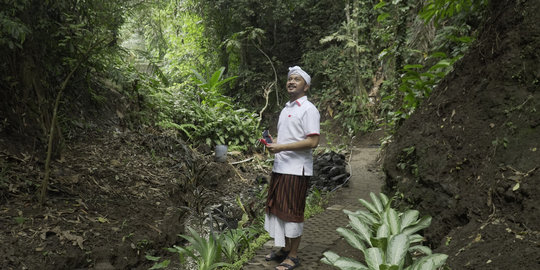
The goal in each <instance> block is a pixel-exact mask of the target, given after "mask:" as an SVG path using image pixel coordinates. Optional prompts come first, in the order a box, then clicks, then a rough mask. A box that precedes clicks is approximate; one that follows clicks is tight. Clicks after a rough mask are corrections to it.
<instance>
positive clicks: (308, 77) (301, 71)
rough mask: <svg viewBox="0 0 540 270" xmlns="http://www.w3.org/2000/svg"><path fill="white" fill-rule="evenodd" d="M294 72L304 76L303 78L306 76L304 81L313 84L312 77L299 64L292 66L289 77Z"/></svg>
mask: <svg viewBox="0 0 540 270" xmlns="http://www.w3.org/2000/svg"><path fill="white" fill-rule="evenodd" d="M292 74H298V75H300V76H302V78H304V81H306V84H307V85H310V84H311V77H310V76H309V75H308V74H307V73H306V72H305V71H303V70H302V69H301V68H300V67H299V66H294V67H290V68H289V74H288V75H287V78H288V77H291V75H292Z"/></svg>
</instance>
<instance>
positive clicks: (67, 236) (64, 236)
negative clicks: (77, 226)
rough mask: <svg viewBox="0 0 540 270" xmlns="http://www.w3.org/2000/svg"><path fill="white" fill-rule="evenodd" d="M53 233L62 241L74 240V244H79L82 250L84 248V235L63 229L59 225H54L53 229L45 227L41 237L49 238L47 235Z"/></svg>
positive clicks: (43, 238)
mask: <svg viewBox="0 0 540 270" xmlns="http://www.w3.org/2000/svg"><path fill="white" fill-rule="evenodd" d="M51 234H56V235H57V236H58V238H59V240H60V242H64V241H66V240H67V241H69V242H72V244H73V245H74V246H78V247H79V248H80V249H81V250H84V246H83V242H84V238H83V237H82V236H78V235H75V234H73V233H71V232H70V231H69V230H65V231H62V230H61V229H60V227H59V226H56V227H54V228H53V229H51V230H49V229H45V230H43V231H42V232H41V235H40V237H41V239H42V240H45V239H47V236H49V235H51Z"/></svg>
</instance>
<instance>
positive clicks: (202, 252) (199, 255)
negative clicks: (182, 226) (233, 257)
mask: <svg viewBox="0 0 540 270" xmlns="http://www.w3.org/2000/svg"><path fill="white" fill-rule="evenodd" d="M188 229H189V232H190V234H191V235H180V237H182V238H184V239H186V240H187V241H188V242H189V243H190V245H188V246H186V247H181V246H176V245H175V246H173V247H172V248H169V251H171V252H175V253H178V256H179V257H180V262H182V263H183V262H185V256H186V255H187V256H188V257H191V258H192V259H194V260H195V262H196V263H197V266H198V267H199V270H211V269H216V268H218V267H223V266H227V265H228V264H227V263H224V262H221V256H222V250H221V249H222V242H221V241H220V239H219V238H218V237H216V236H214V235H213V234H210V236H209V237H208V239H205V238H203V237H201V236H200V235H199V234H198V233H197V232H196V231H195V230H193V229H192V228H188Z"/></svg>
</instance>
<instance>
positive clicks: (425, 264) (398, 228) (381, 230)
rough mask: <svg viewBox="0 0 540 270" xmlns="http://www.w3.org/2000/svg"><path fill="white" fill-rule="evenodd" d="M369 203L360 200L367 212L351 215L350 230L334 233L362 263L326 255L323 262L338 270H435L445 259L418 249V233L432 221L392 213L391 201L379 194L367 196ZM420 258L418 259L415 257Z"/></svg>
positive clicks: (412, 214) (410, 212)
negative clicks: (347, 244) (361, 259)
mask: <svg viewBox="0 0 540 270" xmlns="http://www.w3.org/2000/svg"><path fill="white" fill-rule="evenodd" d="M370 197H371V200H372V202H368V201H366V200H364V199H360V203H361V204H362V205H363V206H364V207H366V208H367V209H368V211H365V210H358V211H356V212H351V211H347V210H344V212H345V213H346V214H347V215H348V216H349V220H350V222H349V226H350V227H351V228H352V230H351V229H347V228H338V229H337V231H338V233H339V234H341V235H342V236H343V237H344V238H345V240H346V241H347V242H348V243H349V244H350V245H351V246H352V247H354V248H355V249H358V250H359V251H360V252H362V253H363V255H364V258H365V262H366V264H367V265H365V264H363V263H362V262H358V261H355V260H353V259H350V258H346V257H341V256H339V255H338V254H336V253H334V252H332V251H328V252H325V253H324V258H323V259H322V261H323V262H324V263H326V264H329V265H332V266H335V267H337V268H339V269H366V270H380V269H395V270H400V269H406V270H413V269H437V268H438V267H440V266H442V265H443V264H444V263H445V261H446V258H447V255H444V254H432V252H431V249H430V248H429V247H426V246H423V245H421V242H422V241H423V237H422V236H421V235H420V234H418V232H419V231H421V230H423V229H425V228H427V227H429V225H430V224H431V217H429V216H425V217H422V218H418V216H419V212H418V211H417V210H408V211H406V212H403V213H400V212H398V211H396V210H395V209H393V208H392V207H391V206H390V204H391V200H389V199H388V197H387V196H386V195H384V194H383V193H381V194H380V195H379V196H377V195H375V194H374V193H372V192H371V193H370ZM419 253H420V254H423V255H422V256H419V255H417V254H419Z"/></svg>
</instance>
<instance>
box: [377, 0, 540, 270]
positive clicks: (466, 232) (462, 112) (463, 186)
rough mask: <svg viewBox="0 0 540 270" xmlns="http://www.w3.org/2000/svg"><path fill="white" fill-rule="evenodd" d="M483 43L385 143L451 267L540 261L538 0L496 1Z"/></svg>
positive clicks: (397, 186) (393, 168)
mask: <svg viewBox="0 0 540 270" xmlns="http://www.w3.org/2000/svg"><path fill="white" fill-rule="evenodd" d="M491 5H492V6H491V10H492V13H491V15H490V18H489V21H488V22H487V23H486V25H485V26H484V27H483V29H482V31H481V33H482V34H481V35H480V37H479V39H478V41H477V43H476V45H475V46H474V47H473V48H472V49H471V50H470V52H469V53H468V54H467V55H466V56H465V57H464V58H463V59H462V60H461V61H460V62H459V63H457V64H456V65H455V70H454V72H453V73H452V74H450V75H449V76H448V77H447V78H446V79H445V80H444V81H443V82H442V83H441V84H440V85H439V87H438V88H437V89H436V90H434V92H433V93H432V95H431V97H430V98H429V99H428V100H426V101H425V102H424V103H423V104H422V105H421V106H420V107H419V108H418V109H417V111H416V112H415V113H414V114H413V115H412V116H411V117H410V118H409V119H408V120H407V121H405V123H404V124H403V125H402V126H401V127H400V129H399V131H398V132H397V133H396V134H395V136H394V137H393V141H392V142H391V143H390V144H389V146H388V147H387V148H386V151H385V154H384V156H385V158H384V170H385V172H386V174H387V186H388V189H389V191H390V192H398V193H402V194H403V195H404V200H403V201H402V203H404V204H408V205H412V206H413V207H416V208H417V209H419V210H421V211H423V212H424V213H427V214H430V215H431V216H433V222H432V225H431V227H429V228H428V229H427V230H426V232H425V235H426V236H427V237H428V239H429V240H430V241H431V244H432V246H433V247H435V248H436V250H435V251H436V252H442V253H446V254H448V255H449V258H448V264H449V266H450V267H451V268H452V269H539V268H540V204H539V203H538V202H539V201H540V185H539V180H540V154H539V152H540V140H539V138H540V127H539V126H540V91H539V87H540V52H539V51H538V48H540V22H539V21H538V19H536V18H537V14H535V12H536V13H537V11H538V10H540V2H539V1H492V3H491Z"/></svg>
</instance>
